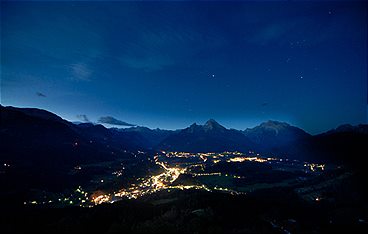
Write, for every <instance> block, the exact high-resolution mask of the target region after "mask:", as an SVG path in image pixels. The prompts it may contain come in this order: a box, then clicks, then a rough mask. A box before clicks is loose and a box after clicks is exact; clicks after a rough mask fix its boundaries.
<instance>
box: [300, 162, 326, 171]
mask: <svg viewBox="0 0 368 234" xmlns="http://www.w3.org/2000/svg"><path fill="white" fill-rule="evenodd" d="M304 166H305V167H307V168H309V170H311V171H313V172H315V171H317V170H321V171H324V170H325V164H316V163H305V164H304Z"/></svg>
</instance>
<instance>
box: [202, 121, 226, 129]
mask: <svg viewBox="0 0 368 234" xmlns="http://www.w3.org/2000/svg"><path fill="white" fill-rule="evenodd" d="M203 127H204V128H205V129H206V130H212V129H225V127H224V126H222V125H221V124H219V123H218V122H217V121H216V120H214V119H209V120H208V121H207V122H206V123H205V124H204V126H203Z"/></svg>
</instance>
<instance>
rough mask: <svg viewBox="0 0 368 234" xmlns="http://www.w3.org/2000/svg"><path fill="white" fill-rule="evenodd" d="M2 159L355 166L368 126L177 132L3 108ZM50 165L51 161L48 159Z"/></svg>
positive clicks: (212, 125)
mask: <svg viewBox="0 0 368 234" xmlns="http://www.w3.org/2000/svg"><path fill="white" fill-rule="evenodd" d="M0 110H1V116H0V117H1V126H0V136H1V142H0V153H1V154H0V155H1V156H0V159H1V160H3V161H4V160H5V161H6V160H17V159H19V160H22V161H24V162H25V163H29V164H33V165H34V164H42V163H44V162H45V158H46V159H52V164H55V166H57V165H60V163H62V164H76V163H85V162H98V161H106V160H108V159H114V158H116V157H128V155H130V154H127V153H126V152H128V151H136V150H145V151H147V150H152V151H160V150H165V151H187V152H222V151H242V152H248V151H250V150H251V151H255V152H259V153H261V154H263V155H267V156H277V157H287V158H290V159H299V160H315V161H326V160H328V161H330V160H331V161H336V162H345V161H347V162H352V161H354V160H352V159H353V158H356V157H357V156H356V155H367V147H366V143H367V140H368V125H358V126H351V125H342V126H339V127H337V128H336V129H332V130H330V131H328V132H326V133H323V134H318V135H310V134H308V133H307V132H305V131H304V130H302V129H300V128H297V127H295V126H291V125H289V124H288V123H284V122H278V121H267V122H264V123H262V124H260V125H259V126H256V127H254V128H247V129H245V130H235V129H227V128H225V127H224V126H222V125H220V124H219V123H218V122H216V121H215V120H213V119H210V120H208V121H207V122H206V123H205V124H204V125H198V124H196V123H194V124H192V125H191V126H189V127H187V128H185V129H179V130H176V131H172V130H162V129H149V128H146V127H130V128H124V129H118V128H105V127H104V126H102V125H100V124H93V123H79V124H75V123H71V122H69V121H66V120H64V119H62V118H61V117H59V116H57V115H55V114H53V113H51V112H48V111H46V110H41V109H35V108H16V107H3V106H0ZM46 161H48V160H46Z"/></svg>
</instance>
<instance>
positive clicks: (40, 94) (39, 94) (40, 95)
mask: <svg viewBox="0 0 368 234" xmlns="http://www.w3.org/2000/svg"><path fill="white" fill-rule="evenodd" d="M36 95H37V96H38V97H44V98H45V97H46V95H45V94H43V93H41V92H36Z"/></svg>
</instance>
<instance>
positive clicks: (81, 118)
mask: <svg viewBox="0 0 368 234" xmlns="http://www.w3.org/2000/svg"><path fill="white" fill-rule="evenodd" d="M76 117H77V119H79V120H81V121H83V122H89V119H88V117H87V115H77V116H76Z"/></svg>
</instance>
